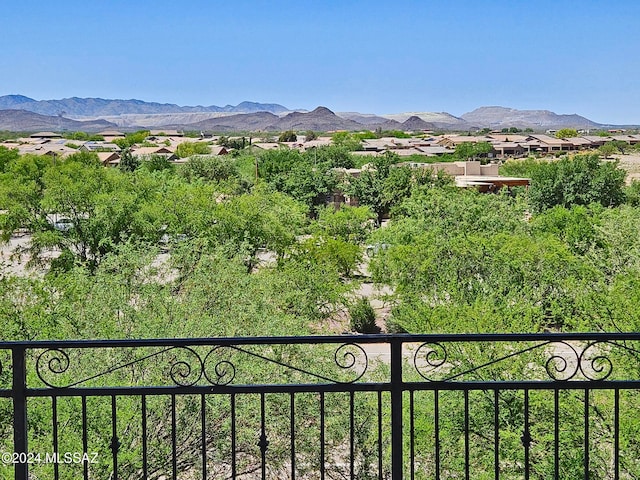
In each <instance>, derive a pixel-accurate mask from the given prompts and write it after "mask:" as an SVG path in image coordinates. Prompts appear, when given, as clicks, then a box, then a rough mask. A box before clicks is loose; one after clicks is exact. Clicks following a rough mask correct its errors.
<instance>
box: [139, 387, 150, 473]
mask: <svg viewBox="0 0 640 480" xmlns="http://www.w3.org/2000/svg"><path fill="white" fill-rule="evenodd" d="M140 402H141V404H142V412H141V415H142V478H144V479H145V480H146V479H147V478H148V476H149V464H148V452H147V396H146V395H142V396H141V397H140Z"/></svg>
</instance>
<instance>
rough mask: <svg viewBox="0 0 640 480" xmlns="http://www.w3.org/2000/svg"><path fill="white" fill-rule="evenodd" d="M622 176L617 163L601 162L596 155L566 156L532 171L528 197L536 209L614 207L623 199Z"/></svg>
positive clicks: (537, 210)
mask: <svg viewBox="0 0 640 480" xmlns="http://www.w3.org/2000/svg"><path fill="white" fill-rule="evenodd" d="M625 176H626V173H625V171H624V170H622V169H621V168H619V167H618V165H617V164H616V163H611V162H601V161H600V159H599V157H598V155H595V154H592V155H576V156H575V157H573V158H567V157H565V158H561V159H560V160H558V161H556V162H549V163H541V164H540V165H539V166H538V168H536V169H535V170H534V171H533V172H532V175H531V188H530V192H529V199H530V201H531V206H532V208H533V210H534V211H536V212H541V211H543V210H546V209H548V208H551V207H553V206H555V205H562V206H564V207H570V206H572V205H589V204H590V203H599V204H601V205H603V206H605V207H610V206H616V205H619V204H620V203H622V202H623V201H624V192H623V186H624V179H625Z"/></svg>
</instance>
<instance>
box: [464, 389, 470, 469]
mask: <svg viewBox="0 0 640 480" xmlns="http://www.w3.org/2000/svg"><path fill="white" fill-rule="evenodd" d="M470 463H471V459H470V456H469V390H465V391H464V478H465V480H469V479H470V477H471V470H470V468H471V466H470V465H469V464H470Z"/></svg>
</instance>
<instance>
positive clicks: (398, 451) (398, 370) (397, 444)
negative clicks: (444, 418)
mask: <svg viewBox="0 0 640 480" xmlns="http://www.w3.org/2000/svg"><path fill="white" fill-rule="evenodd" d="M403 387H404V380H403V378H402V339H399V338H392V339H391V479H392V480H403V479H402V477H403V475H404V456H403V452H402V448H403V442H404V438H403V432H402V421H403V420H402V417H403V405H402V402H403V398H402V397H403Z"/></svg>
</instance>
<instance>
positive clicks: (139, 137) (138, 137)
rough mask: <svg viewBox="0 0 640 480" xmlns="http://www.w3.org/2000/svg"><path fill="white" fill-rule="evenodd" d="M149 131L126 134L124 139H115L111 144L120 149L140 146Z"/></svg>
mask: <svg viewBox="0 0 640 480" xmlns="http://www.w3.org/2000/svg"><path fill="white" fill-rule="evenodd" d="M149 133H150V132H149V130H138V131H137V132H134V133H128V134H127V135H125V137H124V138H116V139H115V140H114V141H113V143H115V144H116V145H118V146H119V147H120V148H121V149H125V148H130V147H132V146H133V145H135V144H141V143H143V142H144V141H145V139H146V138H147V137H148V136H149Z"/></svg>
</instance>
